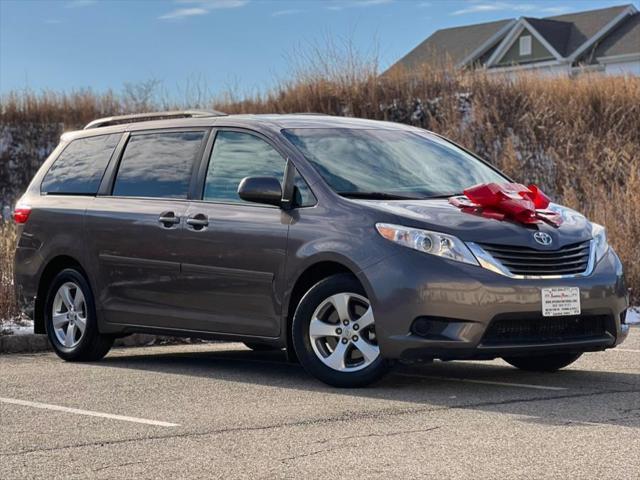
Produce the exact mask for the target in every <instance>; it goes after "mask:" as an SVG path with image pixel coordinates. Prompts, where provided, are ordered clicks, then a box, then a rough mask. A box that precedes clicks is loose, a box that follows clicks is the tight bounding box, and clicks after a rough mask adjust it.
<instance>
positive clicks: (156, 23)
mask: <svg viewBox="0 0 640 480" xmlns="http://www.w3.org/2000/svg"><path fill="white" fill-rule="evenodd" d="M624 3H628V2H625V1H624V0H618V1H609V0H553V1H549V0H524V1H517V0H505V1H492V0H486V1H485V0H469V1H466V0H429V1H426V0H425V1H423V0H415V1H413V0H325V1H321V0H297V1H290V0H157V1H156V0H128V1H125V0H60V1H58V0H44V1H41V0H0V93H7V92H8V91H11V90H16V89H24V88H25V87H27V88H31V89H34V90H36V91H39V90H42V89H52V90H64V91H70V90H73V89H79V88H91V89H93V90H95V91H104V90H107V89H110V88H111V89H114V90H116V91H119V90H120V89H121V88H122V86H123V84H124V83H125V82H131V83H136V82H141V81H145V80H148V79H151V78H153V79H157V80H159V81H161V82H162V84H163V86H164V88H165V89H166V90H167V91H168V92H169V94H170V95H176V96H179V95H180V94H181V92H183V91H184V90H185V89H187V88H189V83H190V82H191V83H194V82H196V83H200V84H202V83H206V84H207V86H208V89H209V90H210V91H211V92H212V93H214V94H215V93H217V92H220V91H222V90H225V89H227V88H232V89H236V90H238V91H239V93H251V92H255V91H257V90H264V89H265V88H269V87H270V86H272V85H274V83H276V82H277V80H278V79H279V78H286V75H287V73H288V72H289V65H290V56H291V54H292V52H294V51H295V50H296V48H305V46H306V45H308V44H309V43H314V42H315V43H318V44H322V43H323V42H324V40H323V39H324V38H325V37H327V36H328V37H333V38H337V39H344V38H350V39H351V40H352V41H353V43H354V44H355V45H356V46H357V47H358V48H359V49H360V50H362V51H365V52H366V51H370V50H371V48H372V47H373V46H374V45H375V44H377V45H378V50H379V57H380V61H381V67H382V68H385V67H387V66H389V65H390V64H392V63H393V62H395V61H396V60H397V59H398V58H400V57H401V56H402V55H404V54H406V53H407V52H408V51H409V50H411V49H412V48H413V47H415V46H416V45H417V44H418V43H420V42H421V41H423V40H424V39H425V38H427V37H428V36H429V35H430V34H431V33H433V32H434V31H435V30H438V29H440V28H445V27H451V26H456V25H465V24H470V23H480V22H487V21H491V20H497V19H501V18H513V17H519V16H550V15H557V14H562V13H566V12H572V11H577V10H589V9H595V8H602V7H607V6H611V5H620V4H624Z"/></svg>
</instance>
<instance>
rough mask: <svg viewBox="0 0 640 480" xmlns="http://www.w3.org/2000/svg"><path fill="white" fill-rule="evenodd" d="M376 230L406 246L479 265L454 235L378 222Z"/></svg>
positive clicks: (388, 238)
mask: <svg viewBox="0 0 640 480" xmlns="http://www.w3.org/2000/svg"><path fill="white" fill-rule="evenodd" d="M376 230H378V233H379V234H380V235H382V236H383V237H384V238H386V239H387V240H391V241H392V242H395V243H398V244H400V245H402V246H404V247H409V248H413V249H414V250H418V251H420V252H424V253H428V254H430V255H437V256H438V257H443V258H448V259H449V260H455V261H457V262H463V263H469V264H471V265H478V266H479V264H478V261H477V260H476V257H474V256H473V253H471V251H470V250H469V249H468V248H467V246H466V245H465V244H464V243H463V242H462V241H461V240H460V239H459V238H457V237H454V236H453V235H447V234H446V233H438V232H431V231H429V230H420V229H417V228H409V227H403V226H401V225H391V224H388V223H377V224H376Z"/></svg>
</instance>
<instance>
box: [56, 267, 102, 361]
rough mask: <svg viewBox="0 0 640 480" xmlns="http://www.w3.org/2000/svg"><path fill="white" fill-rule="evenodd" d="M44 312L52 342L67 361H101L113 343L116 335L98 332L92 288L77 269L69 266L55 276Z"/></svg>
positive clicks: (59, 354)
mask: <svg viewBox="0 0 640 480" xmlns="http://www.w3.org/2000/svg"><path fill="white" fill-rule="evenodd" d="M44 314H45V325H46V329H47V336H48V337H49V342H50V343H51V345H52V347H53V349H54V351H55V352H56V354H57V355H58V356H59V357H60V358H62V359H63V360H67V361H95V360H100V359H101V358H102V357H104V356H105V355H106V354H107V353H108V352H109V350H110V349H111V347H112V345H113V341H114V338H113V337H112V336H107V335H101V334H100V332H99V331H98V321H97V317H96V306H95V301H94V298H93V293H92V291H91V287H90V286H89V282H87V280H86V279H85V277H84V275H82V274H81V273H80V272H79V271H78V270H76V269H73V268H67V269H65V270H62V271H61V272H60V273H58V274H57V275H56V276H55V278H54V279H53V281H52V282H51V285H50V287H49V291H48V292H47V297H46V301H45V309H44Z"/></svg>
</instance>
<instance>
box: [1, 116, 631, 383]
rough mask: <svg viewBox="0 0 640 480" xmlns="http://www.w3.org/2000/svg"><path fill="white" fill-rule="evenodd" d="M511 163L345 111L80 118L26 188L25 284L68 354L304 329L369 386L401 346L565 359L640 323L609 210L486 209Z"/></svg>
mask: <svg viewBox="0 0 640 480" xmlns="http://www.w3.org/2000/svg"><path fill="white" fill-rule="evenodd" d="M505 182H510V180H509V179H508V178H507V177H506V176H505V175H503V174H502V173H500V172H499V171H498V170H496V169H495V168H494V167H492V166H491V165H489V164H488V163H486V162H484V161H482V160H481V159H479V158H477V157H476V156H474V155H473V154H472V153H470V152H468V151H466V150H465V149H463V148H461V147H459V146H457V145H455V144H453V143H452V142H450V141H448V140H446V139H444V138H442V137H441V136H438V135H436V134H434V133H431V132H428V131H425V130H422V129H419V128H414V127H410V126H406V125H399V124H394V123H387V122H377V121H368V120H360V119H353V118H338V117H330V116H324V115H229V116H227V115H224V114H219V113H217V112H199V111H188V112H163V113H155V114H143V115H134V116H125V117H111V118H107V119H100V120H96V121H94V122H91V123H90V124H89V125H87V126H86V127H85V129H84V130H82V131H77V132H70V133H65V134H64V135H63V136H62V139H61V142H60V145H58V147H57V148H56V149H55V150H54V152H53V153H52V154H51V156H50V157H49V158H48V160H47V161H46V162H45V163H44V165H43V166H42V168H41V169H40V170H39V172H38V173H37V174H36V176H35V178H34V179H33V181H32V182H31V184H30V186H29V188H28V190H27V192H26V193H25V195H24V196H23V197H22V198H21V199H20V201H19V202H18V204H17V206H16V209H15V212H14V218H15V220H16V223H17V224H18V234H19V242H18V247H17V251H16V257H15V275H16V285H17V286H18V292H19V296H20V299H21V301H22V303H23V306H24V308H25V310H27V311H28V312H29V313H30V314H31V315H33V318H34V320H35V331H36V332H38V333H47V335H48V336H49V339H50V341H51V344H52V345H53V348H54V349H55V351H56V353H57V354H58V355H59V356H60V357H62V358H63V359H65V360H71V361H74V360H75V361H80V360H84V361H87V360H91V361H93V360H98V359H100V358H102V357H103V356H104V355H105V354H106V353H107V352H108V351H109V349H110V347H111V346H112V344H113V341H114V338H117V337H120V336H125V335H128V334H131V333H134V332H147V333H155V334H163V335H178V336H180V335H181V336H189V337H202V338H210V339H219V340H229V341H241V342H244V343H245V344H246V345H247V346H249V347H250V348H253V349H283V348H284V349H286V353H287V355H288V357H289V358H290V359H291V360H297V361H299V362H300V363H301V364H302V365H303V366H304V368H305V369H306V370H308V371H309V372H310V373H311V374H313V375H314V376H316V377H317V378H319V379H320V380H322V381H324V382H326V383H329V384H331V385H335V386H347V387H348V386H362V385H366V384H368V383H370V382H373V381H375V380H376V379H378V378H379V377H380V376H381V375H382V374H383V373H384V372H385V371H386V369H387V367H388V365H389V364H390V361H393V360H406V361H411V360H432V359H443V360H455V359H494V358H504V359H505V360H506V361H507V362H509V363H510V364H512V365H514V366H516V367H518V368H521V369H524V370H536V371H554V370H557V369H560V368H562V367H564V366H566V365H569V364H570V363H572V362H573V361H575V360H576V359H577V358H578V357H579V356H580V355H581V354H582V353H583V352H589V351H599V350H604V349H606V348H611V347H614V346H615V345H617V344H619V343H620V342H622V341H623V340H624V338H625V337H626V335H627V333H628V325H626V324H625V313H626V309H627V307H628V292H627V289H626V287H625V283H624V275H623V268H622V265H621V263H620V260H619V259H618V256H617V255H616V254H615V252H614V251H613V249H612V248H610V247H609V245H608V243H607V238H606V234H605V230H604V229H603V228H602V227H601V226H599V225H597V224H594V223H590V222H589V221H588V220H587V219H586V218H585V217H583V216H582V215H580V214H579V213H577V212H575V211H573V210H571V209H568V208H565V207H561V206H559V205H555V204H552V205H551V206H550V207H549V208H550V209H551V210H552V211H553V212H554V214H555V215H557V216H558V217H560V218H561V219H562V223H561V224H560V225H559V226H558V225H552V224H550V223H548V222H538V223H531V224H524V223H521V222H516V221H510V220H508V219H501V218H493V217H491V216H484V215H474V214H470V213H469V211H467V210H468V209H465V208H459V207H458V206H456V205H454V204H452V203H451V202H450V201H449V200H450V198H451V197H455V196H458V195H461V193H462V192H463V191H464V190H465V189H467V188H468V187H470V186H473V185H476V184H501V183H505Z"/></svg>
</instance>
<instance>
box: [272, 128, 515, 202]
mask: <svg viewBox="0 0 640 480" xmlns="http://www.w3.org/2000/svg"><path fill="white" fill-rule="evenodd" d="M283 133H284V135H285V136H286V137H287V138H288V139H289V140H290V141H291V142H292V143H293V144H294V145H295V146H296V147H298V148H299V149H300V150H301V151H302V153H303V154H304V156H305V157H306V158H307V160H309V162H311V163H312V164H313V165H314V166H315V168H316V169H317V170H318V172H319V173H320V175H322V177H323V178H324V180H325V181H326V182H327V183H328V184H329V186H331V188H333V189H334V190H335V191H336V192H337V193H339V194H340V195H343V196H346V197H355V198H380V199H385V198H386V199H394V198H397V199H402V198H434V197H448V196H451V195H456V194H461V193H462V191H463V190H464V189H465V188H468V187H471V186H473V185H476V184H478V183H489V182H498V183H501V182H505V181H506V179H505V178H504V177H503V176H501V175H500V174H499V173H498V172H496V171H495V170H493V169H491V168H490V167H489V166H487V165H485V164H484V163H483V162H481V161H479V160H478V159H476V158H474V157H472V156H471V155H469V154H468V153H466V152H464V151H463V150H461V149H460V148H457V147H456V146H455V145H453V144H450V143H448V142H446V141H444V140H442V139H440V138H438V137H436V136H434V135H429V134H428V133H424V134H423V133H420V132H411V131H405V130H382V129H371V130H369V129H350V128H300V129H288V130H284V131H283Z"/></svg>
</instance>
